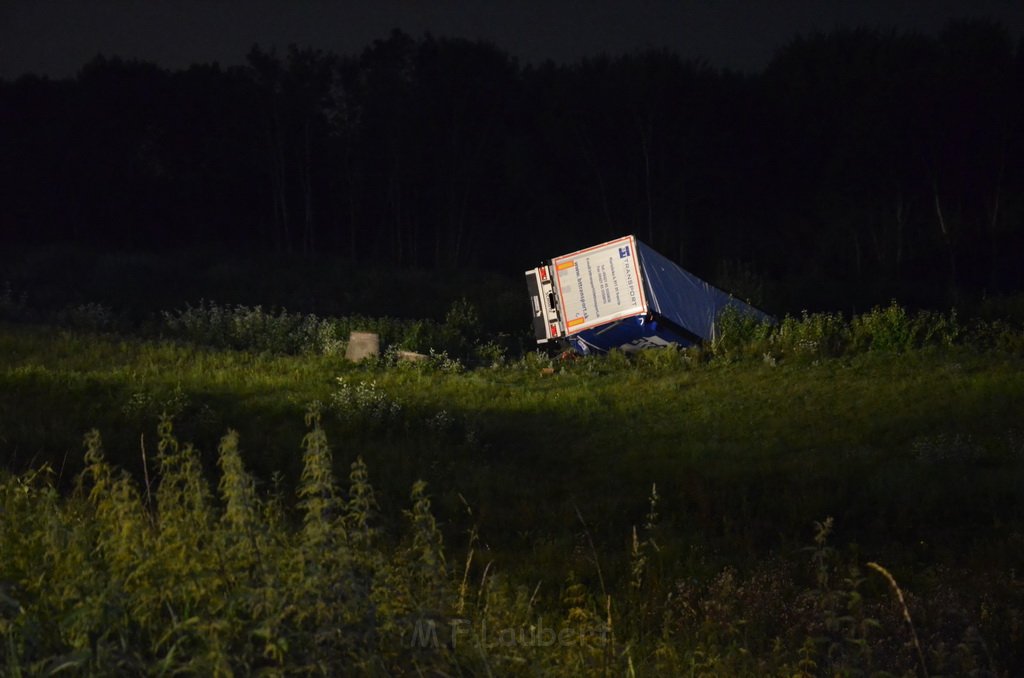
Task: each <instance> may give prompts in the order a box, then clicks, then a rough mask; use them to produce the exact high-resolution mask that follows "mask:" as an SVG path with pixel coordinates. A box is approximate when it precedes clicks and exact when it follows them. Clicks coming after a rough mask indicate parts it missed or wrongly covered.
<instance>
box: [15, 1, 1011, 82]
mask: <svg viewBox="0 0 1024 678" xmlns="http://www.w3.org/2000/svg"><path fill="white" fill-rule="evenodd" d="M960 17H978V18H989V19H995V20H998V21H1000V22H1001V23H1003V24H1004V25H1005V26H1006V27H1007V28H1008V29H1009V30H1010V31H1011V33H1012V34H1013V35H1014V36H1015V37H1018V38H1019V37H1020V36H1021V35H1024V2H1021V1H1020V0H970V1H965V0H858V1H856V2H854V1H844V2H834V1H825V0H771V1H766V0H756V1H753V2H751V1H749V0H689V1H685V2H684V1H675V2H672V1H669V0H630V1H628V2H625V1H616V0H444V1H441V0H419V1H412V0H405V1H401V2H396V1H392V0H369V1H367V0H359V1H352V0H348V1H344V0H343V1H333V2H332V1H330V0H289V1H288V2H283V1H272V0H245V1H240V0H175V1H174V2H171V1H167V0H164V1H159V2H158V1H155V0H151V1H145V2H144V1H127V0H88V1H83V0H5V1H4V2H3V3H0V77H2V78H14V77H17V76H19V75H21V74H23V73H28V72H31V73H36V74H40V75H47V76H50V77H66V76H71V75H74V74H75V73H76V72H77V70H78V69H79V68H80V67H81V66H82V65H83V64H84V63H86V62H88V61H89V60H90V59H92V58H93V57H94V56H96V55H97V54H99V53H102V54H104V55H106V56H120V57H123V58H133V59H140V60H144V61H152V62H155V63H157V64H158V65H161V66H164V67H168V68H181V67H185V66H187V65H189V64H192V63H209V62H218V63H220V64H221V65H224V66H227V65H233V64H238V63H241V62H242V61H243V59H244V56H245V54H246V53H247V52H248V50H249V48H250V47H251V46H252V45H253V44H254V43H259V44H260V45H261V46H263V47H265V48H271V47H277V48H279V49H283V48H284V47H286V46H287V45H289V44H291V43H295V44H298V45H300V46H309V47H317V48H321V49H325V50H329V51H333V52H336V53H342V54H353V53H357V52H359V51H360V50H361V49H362V48H363V47H365V46H367V45H368V44H370V43H371V42H372V41H373V40H375V39H377V38H382V37H385V36H386V35H387V34H388V33H389V32H390V31H391V29H393V28H399V29H401V30H403V31H405V32H407V33H409V34H411V35H414V36H420V35H423V34H424V33H427V32H429V33H431V34H433V35H435V36H438V37H441V36H443V37H463V38H470V39H482V40H486V41H489V42H492V43H494V44H495V45H496V46H498V47H499V48H501V49H502V50H505V51H507V52H509V53H511V54H513V55H515V56H516V57H517V58H519V59H520V60H521V61H523V62H536V61H543V60H545V59H549V58H550V59H554V60H555V61H560V62H566V61H573V60H576V59H578V58H580V57H582V56H586V55H594V54H599V53H607V54H610V55H615V54H620V53H624V52H630V51H634V50H640V49H645V48H650V47H655V48H659V47H666V48H670V49H672V50H673V51H675V52H677V53H679V54H680V55H682V56H683V57H685V58H702V59H705V60H707V61H708V62H709V63H710V64H711V65H713V66H720V67H726V68H732V69H738V70H747V71H751V70H757V69H760V68H761V67H763V66H764V65H765V64H766V62H767V61H768V60H769V59H770V57H771V55H772V53H773V51H774V50H775V49H776V48H777V47H779V46H780V45H781V44H784V43H785V42H786V41H787V40H789V39H790V38H792V37H793V36H794V35H796V34H799V33H809V32H814V31H829V30H832V29H834V28H836V27H852V26H865V27H869V28H890V27H892V28H897V29H901V30H916V31H923V32H934V31H936V30H938V29H939V28H940V27H941V26H942V25H943V24H944V23H945V22H946V21H948V20H949V19H951V18H960Z"/></svg>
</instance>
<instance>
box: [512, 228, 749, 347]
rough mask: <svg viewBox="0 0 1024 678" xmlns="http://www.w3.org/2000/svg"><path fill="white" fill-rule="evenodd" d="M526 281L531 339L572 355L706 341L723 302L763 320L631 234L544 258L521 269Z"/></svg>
mask: <svg viewBox="0 0 1024 678" xmlns="http://www.w3.org/2000/svg"><path fill="white" fill-rule="evenodd" d="M526 284H527V287H528V289H529V293H530V298H531V302H532V304H533V327H534V333H535V335H536V337H537V343H538V344H545V343H548V342H553V341H555V342H557V341H562V342H568V343H569V344H570V345H571V346H572V347H573V348H574V349H576V350H577V351H578V352H580V353H595V352H596V353H603V352H606V351H609V350H611V349H613V348H618V349H621V350H623V351H627V352H628V351H637V350H641V349H645V348H656V347H663V346H668V345H670V344H676V345H678V346H684V347H685V346H691V345H693V344H698V343H701V342H704V341H713V340H714V339H715V337H716V335H717V322H718V318H719V316H720V314H721V313H722V311H723V310H725V309H726V308H730V307H731V308H733V309H735V310H736V311H737V312H739V313H741V314H745V315H751V316H753V317H755V318H757V319H758V320H762V321H767V320H769V317H768V316H767V315H766V314H765V313H763V312H762V311H760V310H758V309H756V308H754V307H753V306H750V305H749V304H745V303H743V302H742V301H739V300H738V299H736V298H734V297H733V296H732V295H730V294H729V293H727V292H724V291H722V290H720V289H718V288H716V287H713V286H712V285H711V284H710V283H707V282H705V281H704V280H701V279H700V278H698V277H697V276H695V275H693V274H692V273H689V272H688V271H685V270H683V269H682V268H681V267H680V266H679V265H678V264H676V263H675V262H673V261H671V260H669V259H668V258H666V257H665V256H663V255H661V254H659V253H658V252H656V251H654V250H653V249H651V248H650V247H649V246H647V245H645V244H644V243H642V242H640V241H639V240H637V239H636V238H635V237H634V236H631V235H628V236H625V237H622V238H618V239H616V240H611V241H608V242H605V243H601V244H600V245H594V246H593V247H588V248H586V249H582V250H579V251H577V252H571V253H569V254H564V255H562V256H559V257H555V258H554V259H551V260H550V261H545V262H543V263H542V264H541V265H540V266H538V267H537V268H534V269H530V270H529V271H526Z"/></svg>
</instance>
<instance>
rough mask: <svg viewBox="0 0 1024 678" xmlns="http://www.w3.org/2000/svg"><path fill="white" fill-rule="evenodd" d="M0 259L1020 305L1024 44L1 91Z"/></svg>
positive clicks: (830, 47)
mask: <svg viewBox="0 0 1024 678" xmlns="http://www.w3.org/2000/svg"><path fill="white" fill-rule="evenodd" d="M0 143H2V148H3V149H4V151H3V153H2V154H0V186H3V192H4V195H3V197H2V200H0V229H2V231H0V244H3V245H4V246H5V247H11V248H20V247H22V246H36V245H40V244H43V245H52V244H63V245H68V244H71V245H76V246H88V247H97V248H102V249H105V250H115V251H128V250H132V251H138V250H145V251H158V252H175V251H182V250H204V251H215V252H216V251H224V252H234V253H267V252H276V253H281V254H282V255H284V254H288V253H291V254H293V255H305V256H313V255H316V256H330V257H334V258H339V259H342V260H348V261H352V262H354V263H358V264H359V265H369V266H389V267H394V266H398V267H419V268H432V269H445V268H451V267H467V266H468V267H472V268H475V269H486V270H493V271H499V272H504V273H509V274H513V273H515V272H517V271H521V270H523V269H525V268H528V267H530V266H532V265H534V264H535V263H536V261H538V260H539V259H542V258H546V257H550V256H554V255H556V254H559V253H562V252H567V251H571V250H573V249H577V248H579V247H582V246H586V245H590V244H593V243H595V242H599V241H602V240H604V239H608V238H611V237H616V236H620V235H623V234H626V233H635V234H636V235H637V236H638V237H639V238H640V239H642V240H644V241H646V242H648V243H649V244H651V245H652V246H653V247H655V248H656V249H658V250H660V251H662V252H664V253H665V254H667V255H668V256H670V257H671V258H673V259H675V260H676V261H678V262H679V263H681V264H682V265H683V266H685V267H687V268H689V269H690V270H692V271H694V272H695V273H697V274H698V275H702V276H705V277H707V278H709V279H711V280H713V281H715V282H716V283H717V284H719V285H720V286H723V287H725V288H726V289H732V290H734V291H735V292H736V293H737V294H740V295H743V296H746V297H747V298H750V299H752V300H753V301H755V302H757V303H763V302H770V303H772V304H774V305H775V306H776V309H774V310H779V309H778V307H779V306H781V307H783V309H784V308H786V307H789V308H800V307H806V308H812V309H814V308H822V307H832V308H838V309H840V310H851V309H857V308H858V306H859V309H860V310H863V307H864V305H866V304H871V303H876V302H885V301H887V300H888V299H890V298H899V299H900V301H901V302H904V303H908V304H911V305H932V306H937V305H949V304H955V303H958V302H959V301H961V300H963V299H979V298H981V297H983V296H997V295H1006V294H1013V293H1017V292H1019V291H1021V289H1022V288H1024V267H1022V266H1021V259H1022V253H1024V160H1022V158H1024V43H1021V42H1016V43H1015V41H1014V39H1013V38H1012V37H1011V35H1010V34H1009V33H1008V32H1007V31H1006V30H1005V29H1004V28H1002V27H1001V26H1000V25H998V24H993V23H988V22H978V21H960V22H955V23H951V24H949V25H947V27H946V28H945V29H944V30H943V31H942V32H941V33H940V34H938V35H936V36H928V35H923V34H915V33H905V32H896V31H881V30H866V29H843V30H838V29H837V30H836V31H833V32H831V33H827V34H817V35H809V36H803V37H798V38H795V39H793V40H792V41H791V42H790V43H789V44H787V45H785V46H784V47H782V48H781V49H780V50H779V51H778V52H777V53H776V55H775V56H774V58H773V59H772V61H771V62H770V63H769V65H768V66H767V67H766V68H765V69H764V70H763V71H761V72H759V73H753V74H746V73H736V72H730V71H726V70H721V69H718V68H714V67H712V66H710V65H708V64H706V63H703V62H699V61H686V60H683V59H681V58H680V57H678V56H676V55H675V54H673V53H671V52H667V51H648V52H640V53H635V54H631V55H627V56H618V57H614V58H612V57H601V56H598V57H594V58H589V59H586V60H582V61H579V62H577V63H572V64H554V63H551V62H547V63H543V64H539V65H523V64H520V63H518V62H517V61H516V59H514V58H513V57H511V56H510V55H509V54H506V53H504V52H502V51H501V50H500V49H498V48H496V47H494V46H492V45H490V44H487V43H480V42H471V41H467V40H462V39H447V38H436V37H431V36H429V35H428V36H424V37H421V38H416V37H413V36H409V35H407V34H404V33H401V32H399V31H395V32H393V33H392V34H391V35H390V36H388V37H386V38H384V39H380V40H378V41H376V42H374V43H373V44H372V45H370V46H369V47H367V48H366V49H365V50H364V51H363V52H362V53H361V54H358V55H336V54H331V53H328V52H323V51H318V50H312V49H306V48H303V47H299V46H292V47H289V48H288V49H286V50H283V51H280V50H272V49H266V48H261V47H260V46H254V47H253V48H252V50H251V52H250V53H249V54H248V56H247V60H246V65H245V66H238V67H231V68H222V67H220V66H218V65H215V64H214V65H195V66H192V67H190V68H188V69H186V70H181V71H168V70H165V69H162V68H160V67H158V66H155V65H153V64H149V63H142V62H136V61H127V60H123V59H120V58H117V57H104V56H97V57H96V58H95V59H94V60H92V61H91V62H89V63H87V64H85V65H84V66H83V67H82V69H81V70H80V72H79V73H78V74H77V76H76V77H74V78H68V79H59V80H54V79H47V78H42V77H37V76H33V75H25V76H22V77H20V78H18V79H17V80H14V81H0Z"/></svg>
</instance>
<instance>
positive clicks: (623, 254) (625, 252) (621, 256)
mask: <svg viewBox="0 0 1024 678" xmlns="http://www.w3.org/2000/svg"><path fill="white" fill-rule="evenodd" d="M628 256H629V245H626V246H625V247H620V248H619V259H625V258H626V257H628Z"/></svg>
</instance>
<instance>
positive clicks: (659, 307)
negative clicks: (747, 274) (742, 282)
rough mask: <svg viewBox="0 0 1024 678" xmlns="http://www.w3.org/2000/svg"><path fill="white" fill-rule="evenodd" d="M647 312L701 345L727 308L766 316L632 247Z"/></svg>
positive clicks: (641, 248)
mask: <svg viewBox="0 0 1024 678" xmlns="http://www.w3.org/2000/svg"><path fill="white" fill-rule="evenodd" d="M636 248H637V251H638V252H639V253H640V271H641V275H642V276H643V282H644V292H645V294H646V295H647V308H648V311H650V312H652V313H656V314H658V315H659V316H661V317H662V318H664V319H666V320H669V321H671V322H672V323H674V324H676V325H679V326H680V327H682V328H683V329H685V330H686V331H688V332H691V333H693V334H695V335H697V337H699V338H700V339H701V340H703V341H712V340H714V338H715V320H716V319H717V318H718V316H719V314H720V313H721V312H722V311H723V310H724V309H725V308H727V307H729V306H732V307H733V308H735V309H736V310H737V311H739V312H740V313H743V314H752V315H755V316H757V317H758V318H759V319H760V320H767V319H768V316H767V315H766V314H764V313H762V312H761V311H759V310H757V309H756V308H754V307H753V306H750V305H748V304H745V303H743V302H742V301H740V300H739V299H736V298H735V297H733V296H732V295H731V294H728V293H727V292H723V291H722V290H720V289H718V288H717V287H715V286H713V285H711V283H708V282H706V281H704V280H701V279H700V278H698V277H697V276H695V275H694V274H692V273H690V272H689V271H686V270H683V268H682V267H680V266H679V264H677V263H675V262H674V261H672V260H670V259H669V258H668V257H665V256H664V255H662V254H660V253H659V252H656V251H655V250H653V249H652V248H650V247H648V246H647V245H646V244H644V243H642V242H640V241H639V240H638V241H637V243H636Z"/></svg>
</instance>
